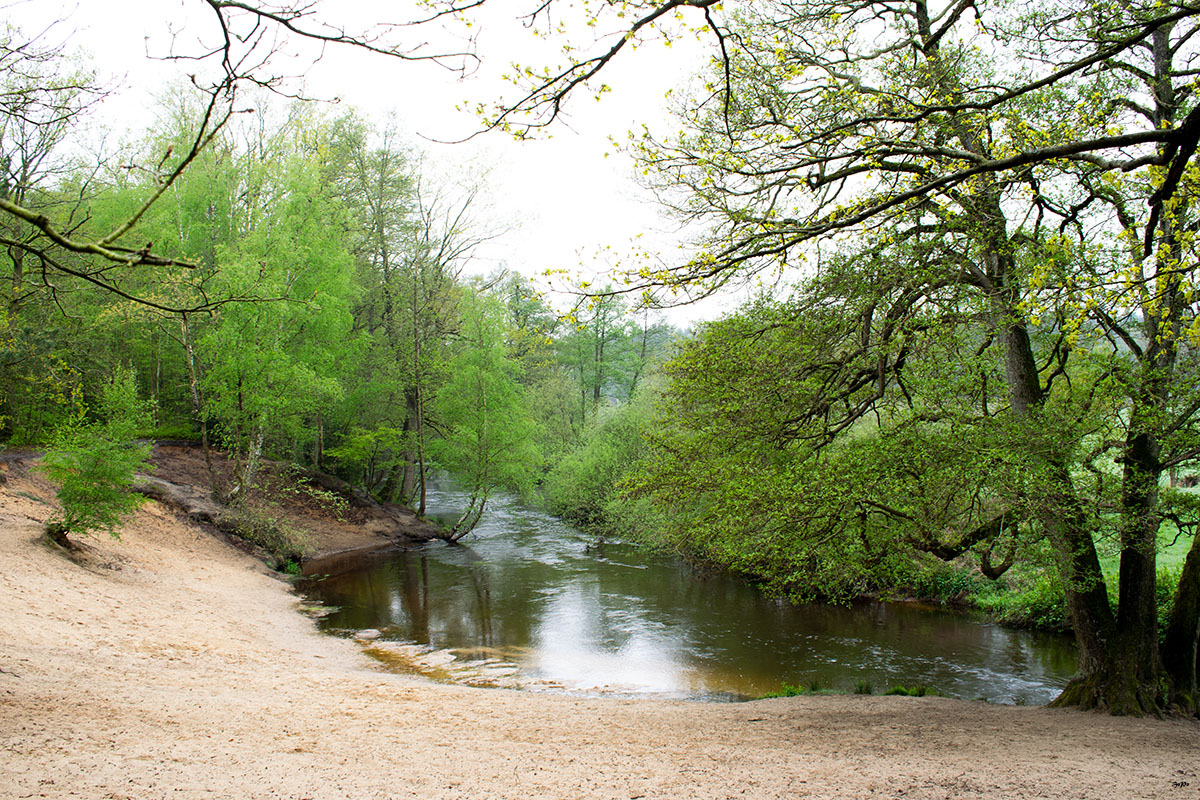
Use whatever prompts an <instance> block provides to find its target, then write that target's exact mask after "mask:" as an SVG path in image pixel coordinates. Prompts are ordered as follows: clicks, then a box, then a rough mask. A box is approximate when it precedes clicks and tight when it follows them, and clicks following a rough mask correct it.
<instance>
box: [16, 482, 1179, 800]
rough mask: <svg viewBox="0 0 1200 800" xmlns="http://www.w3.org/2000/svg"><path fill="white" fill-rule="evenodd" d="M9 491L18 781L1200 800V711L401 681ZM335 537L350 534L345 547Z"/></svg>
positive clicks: (317, 796) (133, 546)
mask: <svg viewBox="0 0 1200 800" xmlns="http://www.w3.org/2000/svg"><path fill="white" fill-rule="evenodd" d="M7 477H8V482H7V484H6V485H3V486H0V797H3V798H27V797H50V798H67V797H71V798H90V799H94V800H116V799H122V800H123V799H126V798H128V799H129V800H149V799H150V798H180V799H181V800H182V799H185V798H223V799H226V800H242V799H249V798H289V799H290V800H302V799H305V798H311V800H334V799H335V798H353V799H354V800H368V799H370V800H376V799H379V800H382V799H384V798H410V797H411V798H417V797H419V798H425V799H426V800H429V799H433V798H470V799H471V800H483V799H484V798H513V799H514V800H516V798H620V799H622V800H639V799H640V798H783V797H789V798H835V797H836V798H853V797H889V798H900V797H903V798H985V797H986V798H1073V799H1074V800H1078V799H1079V798H1200V755H1198V754H1200V724H1197V723H1196V722H1194V721H1181V720H1154V719H1114V718H1110V717H1105V716H1101V715H1097V714H1090V713H1080V712H1074V711H1062V710H1049V709H1044V708H1024V707H1008V706H995V705H988V704H985V703H982V702H972V701H964V700H951V699H946V698H936V697H927V698H906V697H864V696H817V697H800V698H786V699H775V700H760V701H756V702H749V703H738V704H704V703H689V702H668V701H657V700H624V699H579V698H572V697H567V696H561V695H552V694H544V693H534V692H516V691H506V690H499V689H475V688H468V687H462V686H451V685H442V684H438V683H433V682H430V681H427V680H425V679H423V678H419V677H413V676H405V675H396V674H391V673H388V672H386V671H384V670H383V668H382V667H381V666H380V665H378V664H377V663H376V662H375V661H374V660H372V659H371V658H369V657H368V656H366V655H364V654H363V652H362V649H361V646H360V645H358V644H356V643H354V642H352V641H348V640H344V639H338V638H334V637H330V636H325V635H322V634H319V633H318V632H317V630H316V628H315V625H314V623H313V621H312V620H311V619H310V618H309V617H307V616H305V615H304V614H303V613H301V610H300V601H299V598H297V597H296V596H295V595H294V594H292V593H291V591H290V588H289V586H288V584H287V583H286V582H284V581H282V580H280V579H279V578H278V577H276V576H275V575H273V574H271V573H270V571H269V570H267V568H266V567H265V566H264V565H263V564H262V563H260V562H259V561H257V560H256V559H254V558H252V557H251V556H249V555H246V554H244V553H242V552H239V551H238V550H236V549H235V548H233V547H231V546H230V545H229V544H227V543H226V542H224V541H222V540H221V539H219V538H217V537H215V536H213V535H212V534H210V533H209V532H208V531H207V530H205V529H204V528H202V527H199V526H197V525H194V524H191V523H188V522H186V521H184V520H182V519H180V518H179V517H178V516H177V514H176V512H174V511H173V510H171V509H168V508H165V507H163V506H161V505H158V504H156V503H153V502H152V503H148V504H147V505H146V506H145V508H144V509H143V510H142V511H140V512H139V513H138V514H137V515H136V517H135V518H134V519H133V520H132V522H131V523H130V524H129V525H128V526H127V527H126V529H125V532H124V535H123V537H122V539H121V540H120V541H116V540H111V539H108V538H93V539H89V540H87V542H86V549H85V550H84V552H83V553H82V554H80V555H78V556H76V557H75V558H74V559H73V558H71V557H70V556H69V555H68V554H67V553H66V552H65V551H63V550H61V549H59V548H57V547H56V546H54V545H51V544H48V543H47V542H46V540H45V539H44V537H43V536H42V524H43V522H44V521H45V519H46V518H47V517H48V516H49V515H50V514H51V513H52V506H51V505H50V503H51V502H52V498H53V491H52V488H51V487H50V486H49V485H48V484H47V483H46V482H45V481H43V480H41V479H40V478H38V477H37V476H36V475H33V476H31V475H28V474H22V473H21V472H20V471H15V470H14V471H10V473H9V474H8V476H7ZM338 544H339V546H342V545H343V544H344V543H343V542H341V541H339V542H338Z"/></svg>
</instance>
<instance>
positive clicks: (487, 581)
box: [299, 492, 1075, 703]
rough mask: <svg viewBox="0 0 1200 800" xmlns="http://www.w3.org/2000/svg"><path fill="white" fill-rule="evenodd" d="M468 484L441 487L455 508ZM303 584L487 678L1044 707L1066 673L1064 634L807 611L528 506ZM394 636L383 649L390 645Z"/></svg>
mask: <svg viewBox="0 0 1200 800" xmlns="http://www.w3.org/2000/svg"><path fill="white" fill-rule="evenodd" d="M461 502H462V498H461V496H460V495H458V494H457V493H455V492H437V493H431V495H430V510H431V512H432V513H434V514H437V513H445V514H447V515H449V514H451V513H453V512H454V511H455V510H457V509H458V508H459V507H460V505H459V504H460V503H461ZM315 567H316V569H317V570H320V571H323V572H329V573H331V574H329V575H328V576H327V577H324V578H320V579H310V580H306V581H303V582H302V583H301V584H300V587H299V588H300V591H301V592H302V593H303V594H304V595H306V596H307V597H308V598H309V599H311V600H313V601H316V602H318V603H321V604H323V605H326V606H331V607H334V608H335V609H336V610H335V611H334V612H333V613H331V614H329V615H328V616H326V617H324V618H323V619H322V621H321V625H322V627H323V628H324V629H325V630H328V631H330V632H334V633H342V634H344V635H354V634H355V633H356V632H357V631H360V630H362V629H377V630H378V631H380V632H381V633H382V637H381V640H382V641H385V642H399V643H404V645H408V647H397V652H401V653H404V654H406V657H411V658H414V659H415V662H416V663H417V666H418V668H419V669H420V671H423V672H426V673H427V674H435V673H436V674H440V675H442V676H443V677H446V678H448V679H451V680H458V679H462V680H464V681H465V682H476V683H483V684H488V685H504V686H519V687H523V688H531V689H534V688H543V689H550V690H557V691H568V692H575V693H584V694H598V693H616V694H625V695H655V696H666V697H681V698H691V699H705V700H724V699H740V698H747V697H757V696H759V695H761V694H763V693H766V692H769V691H773V690H777V689H778V688H779V686H780V683H781V682H786V683H791V684H804V685H809V684H811V683H812V682H813V681H818V682H819V683H820V685H821V686H823V687H824V688H834V689H840V690H844V691H853V690H854V688H855V685H856V684H857V683H859V682H863V681H865V682H868V683H869V684H870V685H871V687H872V689H873V690H874V691H875V692H876V693H882V692H883V691H885V690H886V689H888V688H890V687H892V686H897V685H903V686H913V685H917V684H924V685H926V686H930V687H933V688H935V689H937V690H938V691H940V692H942V693H944V694H947V695H951V696H955V697H965V698H979V697H982V698H986V699H988V700H992V701H994V702H1002V703H1014V702H1016V703H1045V702H1048V701H1049V700H1051V699H1052V698H1053V697H1054V696H1055V695H1056V694H1057V693H1058V691H1059V690H1060V689H1061V688H1062V687H1063V686H1064V685H1065V684H1066V681H1067V679H1068V678H1069V677H1070V675H1071V673H1072V671H1073V670H1074V666H1075V651H1074V647H1073V645H1072V643H1071V642H1070V641H1069V640H1068V639H1067V638H1065V637H1061V636H1051V635H1044V634H1033V633H1029V632H1025V631H1014V630H1008V629H1005V628H1001V627H999V626H996V625H991V624H987V623H982V622H979V621H977V620H975V619H973V618H971V617H967V616H963V615H959V614H953V613H948V612H943V611H939V610H934V609H928V608H922V607H917V606H913V605H908V604H897V603H863V604H855V605H853V606H849V607H841V606H824V605H806V606H793V605H791V604H789V603H786V602H783V601H777V600H773V599H770V598H767V597H764V596H763V595H762V593H761V592H759V591H758V590H756V589H754V588H753V587H750V586H747V585H745V584H744V583H742V582H740V581H738V580H735V579H733V578H730V577H727V576H723V575H716V576H706V575H701V574H698V573H697V572H695V571H694V570H692V569H691V568H690V567H688V566H686V565H685V564H682V563H680V562H679V561H678V560H676V559H673V558H670V557H666V556H659V555H653V554H647V553H645V552H643V551H641V550H639V549H637V548H635V547H632V546H629V545H621V544H605V545H603V546H602V547H600V548H597V547H595V546H591V547H589V540H588V538H587V537H586V536H585V535H584V534H582V533H580V532H579V531H576V530H575V529H573V528H571V527H570V526H568V525H566V524H565V523H563V522H562V521H561V520H558V519H556V518H554V517H550V516H547V515H545V514H542V513H540V512H537V511H533V510H530V509H527V508H524V507H523V506H521V505H520V504H519V503H517V502H516V501H515V500H513V499H511V498H507V497H501V498H498V499H496V500H495V501H494V504H493V505H492V506H491V507H490V508H489V510H488V513H487V514H486V515H485V517H484V520H483V522H482V523H481V524H480V526H479V527H478V528H477V529H476V531H475V533H473V534H472V535H471V536H470V537H468V539H467V540H466V542H465V543H464V544H462V545H460V546H448V545H446V544H443V543H440V542H436V543H432V544H429V545H425V546H423V547H420V548H417V549H415V550H409V551H403V552H396V551H392V552H387V553H377V554H373V555H370V556H359V557H356V558H355V559H353V560H352V561H345V560H343V561H342V562H341V563H338V562H326V563H324V564H317V565H315ZM385 646H386V645H385Z"/></svg>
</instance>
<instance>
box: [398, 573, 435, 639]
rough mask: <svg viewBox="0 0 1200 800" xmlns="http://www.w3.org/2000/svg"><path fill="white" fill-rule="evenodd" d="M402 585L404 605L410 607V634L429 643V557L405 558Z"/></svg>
mask: <svg viewBox="0 0 1200 800" xmlns="http://www.w3.org/2000/svg"><path fill="white" fill-rule="evenodd" d="M402 583H403V586H402V587H401V589H402V591H403V594H404V606H405V608H407V609H408V617H409V624H410V626H411V628H410V633H409V635H410V636H412V638H413V640H414V641H417V642H420V643H421V644H428V643H429V557H428V556H426V555H424V554H422V556H421V557H420V558H419V559H418V558H413V557H412V556H411V555H406V556H405V558H404V580H403V581H402Z"/></svg>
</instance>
